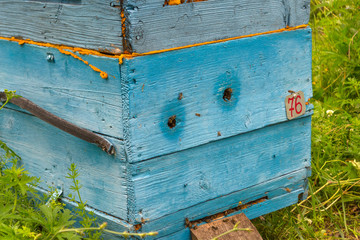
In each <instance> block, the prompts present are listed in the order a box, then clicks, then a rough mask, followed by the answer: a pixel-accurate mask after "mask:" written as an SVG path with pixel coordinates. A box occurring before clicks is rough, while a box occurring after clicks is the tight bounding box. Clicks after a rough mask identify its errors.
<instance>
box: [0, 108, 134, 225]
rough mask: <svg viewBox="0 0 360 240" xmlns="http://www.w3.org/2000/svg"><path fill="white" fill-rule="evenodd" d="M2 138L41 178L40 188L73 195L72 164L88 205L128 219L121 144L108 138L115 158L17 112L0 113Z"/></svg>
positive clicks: (124, 168) (5, 111) (30, 169)
mask: <svg viewBox="0 0 360 240" xmlns="http://www.w3.org/2000/svg"><path fill="white" fill-rule="evenodd" d="M0 125H1V128H0V136H1V140H2V141H4V142H6V143H7V144H8V145H9V147H11V148H12V149H13V150H15V152H16V153H17V154H18V155H19V156H21V157H22V163H23V164H24V166H25V168H26V170H28V171H29V172H30V173H31V174H33V175H35V176H38V177H41V180H42V182H41V184H40V187H42V188H44V189H47V187H48V186H54V187H63V188H64V194H65V196H68V195H69V194H70V193H72V192H71V190H70V189H69V187H70V186H71V184H72V183H71V181H70V180H69V179H67V178H66V175H67V174H68V173H69V171H68V168H69V167H70V165H71V163H75V164H76V165H77V167H78V169H79V172H80V177H79V181H80V182H81V184H82V185H83V188H82V189H81V194H82V198H83V199H86V200H87V202H88V204H89V206H91V207H93V208H95V209H98V210H101V211H104V212H106V213H108V214H111V215H114V216H117V217H119V218H122V219H127V212H128V203H127V201H128V199H127V195H128V189H127V188H128V186H127V185H128V180H127V164H126V162H125V160H126V159H125V155H124V150H123V143H122V141H119V140H116V139H114V138H108V139H109V140H110V141H111V142H112V143H113V144H114V145H115V148H116V153H117V154H116V156H112V155H109V154H106V153H105V152H103V151H102V150H101V149H99V148H98V147H97V146H95V145H93V144H90V143H87V142H85V141H83V140H80V139H78V138H76V137H73V136H72V135H70V134H67V133H64V132H62V131H61V130H59V129H57V128H55V127H53V126H51V125H49V124H47V123H45V122H42V121H41V120H39V119H37V118H36V117H33V116H30V115H28V114H24V113H21V112H18V111H15V110H9V109H2V110H1V111H0Z"/></svg>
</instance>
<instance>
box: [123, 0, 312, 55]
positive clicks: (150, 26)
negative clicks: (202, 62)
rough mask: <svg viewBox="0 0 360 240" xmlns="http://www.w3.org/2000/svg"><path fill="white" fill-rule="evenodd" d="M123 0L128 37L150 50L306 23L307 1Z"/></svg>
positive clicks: (141, 49) (134, 45)
mask: <svg viewBox="0 0 360 240" xmlns="http://www.w3.org/2000/svg"><path fill="white" fill-rule="evenodd" d="M164 3H165V0H152V1H138V0H125V1H124V4H125V6H126V8H125V9H126V11H125V12H126V26H127V36H126V38H127V41H128V42H129V43H130V44H131V46H132V50H133V51H135V52H139V53H141V52H148V51H153V50H160V49H168V48H173V47H179V46H185V45H191V44H194V43H201V42H208V41H213V40H218V39H224V38H229V37H236V36H242V35H248V34H253V33H259V32H267V31H272V30H277V29H281V28H285V27H286V26H298V25H302V24H307V23H308V20H309V15H310V1H309V0H256V1H252V0H236V1H234V0H220V1H219V0H207V1H197V2H193V3H184V4H181V5H168V6H164Z"/></svg>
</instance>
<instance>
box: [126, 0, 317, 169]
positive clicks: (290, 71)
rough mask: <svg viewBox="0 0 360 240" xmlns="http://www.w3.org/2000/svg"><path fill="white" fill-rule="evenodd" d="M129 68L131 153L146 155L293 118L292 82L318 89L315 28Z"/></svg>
mask: <svg viewBox="0 0 360 240" xmlns="http://www.w3.org/2000/svg"><path fill="white" fill-rule="evenodd" d="M205 3H206V2H205ZM121 76H122V77H121V81H122V84H123V89H122V90H123V92H122V95H123V104H124V106H123V108H124V125H125V130H124V131H125V132H124V136H125V137H124V138H126V148H127V152H128V155H129V161H130V162H137V161H142V160H145V159H149V158H153V157H156V156H161V155H164V154H169V153H172V152H176V151H181V150H184V149H187V148H190V147H195V146H198V145H201V144H205V143H208V142H211V141H216V140H219V139H223V138H227V137H230V136H234V135H237V134H239V133H244V132H248V131H252V130H255V129H259V128H262V127H264V126H267V125H270V124H274V123H278V122H283V121H286V120H287V118H286V113H285V104H284V100H285V97H286V96H287V95H288V94H289V93H288V90H294V91H300V90H301V91H303V92H304V93H305V97H306V98H310V97H311V96H312V85H311V30H310V29H309V28H307V29H301V30H296V31H291V32H282V33H276V34H268V35H262V36H258V37H252V38H245V39H239V40H234V41H227V42H222V43H217V44H211V45H205V46H200V47H195V48H188V49H183V50H179V51H171V52H165V53H162V54H155V55H149V56H144V57H136V58H131V59H126V60H125V62H124V64H123V65H121ZM228 88H231V89H232V98H231V100H230V101H225V100H224V99H223V96H224V91H225V90H226V89H228ZM180 93H181V94H182V99H181V100H179V94H180ZM172 116H176V126H175V127H173V128H170V127H169V126H168V119H169V118H170V117H172Z"/></svg>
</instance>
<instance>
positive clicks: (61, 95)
mask: <svg viewBox="0 0 360 240" xmlns="http://www.w3.org/2000/svg"><path fill="white" fill-rule="evenodd" d="M47 53H52V54H54V58H55V62H48V61H47V60H46V57H47ZM82 57H83V58H84V59H85V60H87V61H88V62H89V63H91V64H93V65H94V66H96V67H98V68H100V69H101V70H103V71H106V72H107V73H108V74H109V78H108V79H106V80H105V79H102V78H101V77H100V76H99V73H98V72H95V71H93V70H92V69H91V68H90V67H88V66H87V65H85V64H84V63H83V62H81V61H79V60H77V59H74V58H73V57H71V56H66V55H63V54H61V53H60V52H59V51H58V50H56V49H52V48H44V47H38V46H33V45H26V44H25V45H23V46H20V45H18V44H17V43H14V42H8V41H3V40H0V88H2V89H10V90H17V94H19V95H21V96H23V97H26V98H28V99H29V100H31V101H33V102H34V103H36V104H38V105H39V106H40V107H42V108H44V109H46V110H47V111H49V112H51V113H53V114H55V115H57V116H59V117H61V118H64V119H65V120H68V121H70V122H72V123H74V124H77V125H79V126H80V127H83V128H86V129H89V130H92V131H95V132H99V133H103V134H106V135H109V136H114V137H117V138H122V137H123V130H122V127H123V126H122V104H121V95H120V93H121V86H120V85H121V84H120V72H119V65H118V61H117V60H116V59H112V58H103V57H96V56H82ZM9 107H12V106H11V105H10V104H9Z"/></svg>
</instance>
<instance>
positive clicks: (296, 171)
mask: <svg viewBox="0 0 360 240" xmlns="http://www.w3.org/2000/svg"><path fill="white" fill-rule="evenodd" d="M303 169H304V168H300V169H298V170H295V171H292V172H289V173H286V174H283V175H281V176H278V177H276V178H272V179H269V180H267V181H265V182H261V183H258V184H255V185H252V186H249V187H247V188H244V189H241V190H237V191H233V192H231V193H228V194H224V195H221V196H218V197H216V198H211V199H208V200H206V201H203V202H199V203H197V204H194V205H192V206H189V207H186V208H182V209H179V210H177V211H175V212H172V213H168V214H165V215H163V216H161V217H158V218H155V219H152V220H151V221H156V220H159V219H161V218H165V217H168V216H170V215H173V214H176V213H178V212H181V211H184V210H186V209H189V208H193V207H196V206H199V205H202V204H204V203H206V202H210V201H213V200H215V199H218V198H223V197H226V196H230V195H232V194H235V193H238V192H242V191H246V190H247V189H250V188H254V187H256V186H258V185H262V184H264V183H266V182H269V181H275V180H276V179H280V178H283V177H285V176H287V175H291V174H295V173H300V172H301V171H302V170H303ZM305 169H307V170H308V168H307V167H305ZM304 180H305V179H304ZM281 188H283V187H279V188H276V189H281ZM274 190H275V189H274ZM295 191H296V190H295ZM293 192H294V191H293ZM274 198H276V197H273V198H269V199H267V200H271V199H274Z"/></svg>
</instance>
